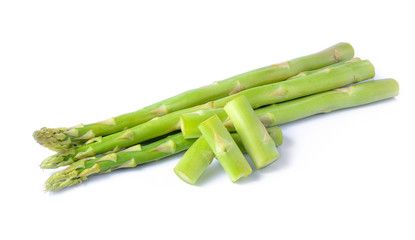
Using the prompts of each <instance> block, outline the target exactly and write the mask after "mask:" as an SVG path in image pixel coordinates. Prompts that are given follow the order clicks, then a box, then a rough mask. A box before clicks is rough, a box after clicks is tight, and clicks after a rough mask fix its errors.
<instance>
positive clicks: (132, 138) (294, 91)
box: [41, 60, 374, 168]
mask: <svg viewBox="0 0 415 240" xmlns="http://www.w3.org/2000/svg"><path fill="white" fill-rule="evenodd" d="M373 75H374V68H373V65H372V64H371V63H370V62H369V61H367V60H365V61H360V62H355V63H348V64H344V65H342V66H339V67H334V68H327V69H324V70H322V71H320V72H318V73H315V74H312V75H309V76H305V77H298V78H295V79H291V80H288V81H283V82H279V83H274V84H269V85H265V86H260V87H256V88H251V89H248V90H245V91H242V92H240V93H237V94H234V95H232V96H228V97H226V98H222V99H219V100H217V101H213V102H209V103H206V104H203V105H199V106H196V107H193V108H188V109H184V110H180V111H176V112H173V113H171V114H167V115H165V116H161V117H158V118H154V119H152V120H151V121H148V122H145V123H143V124H140V125H137V126H135V127H133V128H130V129H127V130H125V131H122V132H118V133H115V134H112V135H109V136H106V137H102V138H99V139H98V140H97V141H96V142H93V143H91V144H88V145H83V146H81V147H79V148H76V149H69V150H68V151H63V152H59V153H57V154H56V155H53V156H51V157H49V158H47V159H46V160H44V161H43V162H42V164H41V167H42V168H56V167H59V166H65V165H69V164H71V163H73V162H75V161H78V160H79V159H83V158H87V157H91V156H94V155H96V154H101V153H105V152H108V151H113V152H115V151H118V150H120V149H122V148H125V147H129V146H132V145H135V144H138V143H140V142H143V141H146V140H149V139H153V138H155V137H159V136H162V135H165V134H168V133H170V132H172V131H175V130H179V129H180V127H181V123H180V116H181V115H182V114H185V113H191V112H197V111H200V110H207V109H214V108H221V107H224V106H225V104H226V103H228V102H229V101H231V100H233V99H234V98H236V97H238V96H242V95H243V96H245V97H247V99H248V101H249V103H250V104H251V106H252V107H253V108H258V107H261V106H265V105H269V104H273V103H277V102H283V101H287V100H291V99H295V98H298V97H302V96H306V95H310V94H314V93H318V92H322V91H327V90H330V89H334V88H338V87H341V86H345V85H348V84H351V83H354V82H359V81H362V80H365V79H368V78H371V77H373Z"/></svg>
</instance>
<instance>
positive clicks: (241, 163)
mask: <svg viewBox="0 0 415 240" xmlns="http://www.w3.org/2000/svg"><path fill="white" fill-rule="evenodd" d="M199 129H200V131H201V132H202V134H203V136H204V138H205V139H206V142H207V143H208V144H209V146H210V149H212V151H213V152H214V153H215V157H216V159H218V161H219V162H220V164H221V165H222V167H223V169H224V170H225V172H226V174H227V175H228V177H229V179H230V180H231V181H232V182H236V181H237V180H238V179H240V178H241V177H247V176H249V174H251V172H252V169H251V166H249V163H248V161H247V160H246V158H245V156H244V155H243V153H242V152H241V150H240V149H239V147H238V145H236V143H235V141H234V140H233V138H232V136H231V134H230V133H229V132H228V130H226V128H225V127H224V126H223V123H222V121H221V120H220V119H219V117H218V116H216V115H214V116H213V117H211V118H209V119H208V120H206V121H204V122H202V123H201V124H200V125H199Z"/></svg>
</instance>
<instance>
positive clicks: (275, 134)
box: [174, 127, 282, 185]
mask: <svg viewBox="0 0 415 240" xmlns="http://www.w3.org/2000/svg"><path fill="white" fill-rule="evenodd" d="M267 131H268V133H269V135H270V136H271V138H272V139H273V140H274V142H275V144H276V146H280V145H281V144H282V131H281V129H280V128H279V127H271V128H267ZM231 136H232V138H233V140H235V142H236V144H237V145H238V147H239V149H241V151H242V152H243V153H245V152H246V149H245V147H244V145H243V144H242V140H241V137H240V136H239V135H238V134H237V133H231ZM214 157H215V154H214V153H213V151H212V149H211V148H210V146H209V144H208V143H207V141H206V139H205V137H203V136H200V137H199V138H198V139H197V140H196V142H194V143H193V144H192V146H191V147H190V148H189V149H188V150H187V151H186V153H185V154H184V155H183V157H182V158H181V159H180V161H179V162H178V163H177V165H176V166H175V167H174V172H175V173H176V175H177V176H178V177H179V178H181V179H182V180H183V181H185V182H187V183H189V184H192V185H194V184H196V182H197V180H198V179H199V177H200V176H201V175H202V173H203V172H204V171H205V169H206V168H207V167H208V166H209V165H210V163H211V162H212V161H213V158H214Z"/></svg>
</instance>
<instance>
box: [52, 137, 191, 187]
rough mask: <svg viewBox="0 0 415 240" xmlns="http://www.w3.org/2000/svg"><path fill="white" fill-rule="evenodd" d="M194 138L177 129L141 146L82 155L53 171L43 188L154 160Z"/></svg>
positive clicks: (180, 149) (179, 150)
mask: <svg viewBox="0 0 415 240" xmlns="http://www.w3.org/2000/svg"><path fill="white" fill-rule="evenodd" d="M195 141H196V139H185V138H184V137H183V135H182V134H181V133H177V134H174V135H170V136H168V137H166V138H163V139H161V140H159V141H156V142H153V143H151V144H148V145H145V146H141V145H135V146H133V147H130V148H127V149H125V150H123V151H120V152H117V153H110V154H106V155H104V156H101V157H91V158H88V159H83V160H80V161H77V162H75V163H73V164H71V165H70V166H69V167H67V168H65V169H64V170H62V171H59V172H56V173H54V174H53V175H52V176H51V177H50V178H49V179H48V180H47V181H46V183H45V190H46V191H58V190H60V189H62V188H65V187H70V186H73V185H77V184H79V183H81V182H82V181H85V180H87V178H88V177H90V176H92V175H95V174H101V173H109V172H111V171H114V170H116V169H120V168H132V167H136V166H137V165H141V164H144V163H149V162H153V161H157V160H160V159H162V158H165V157H168V156H171V155H173V154H176V153H179V152H181V151H184V150H186V149H188V148H189V147H190V146H191V145H192V144H193V143H194V142H195Z"/></svg>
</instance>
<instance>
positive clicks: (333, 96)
mask: <svg viewBox="0 0 415 240" xmlns="http://www.w3.org/2000/svg"><path fill="white" fill-rule="evenodd" d="M398 93H399V85H398V83H397V82H396V81H395V80H394V79H383V80H376V81H367V82H364V83H359V84H356V85H352V86H349V87H343V88H338V89H335V90H332V91H326V92H322V93H318V94H314V95H310V96H307V97H302V98H298V99H295V100H291V101H288V102H283V103H278V104H273V105H270V106H267V107H263V108H260V109H257V110H255V114H256V115H257V117H258V118H259V119H260V120H261V122H262V123H263V124H264V125H265V126H267V127H270V126H273V125H280V124H284V123H288V122H292V121H295V120H297V119H301V118H306V117H309V116H312V115H315V114H319V113H328V112H331V111H335V110H338V109H343V108H350V107H355V106H360V105H364V104H367V103H371V102H376V101H380V100H383V99H387V98H391V97H394V96H397V95H398ZM199 113H200V114H197V115H196V114H193V113H189V114H183V115H182V116H181V119H182V124H181V128H182V132H188V133H191V136H192V137H197V136H201V133H200V131H199V130H198V126H199V124H200V123H201V122H203V121H205V120H206V119H207V118H208V117H209V116H213V115H218V114H221V116H222V118H223V119H226V118H227V117H226V112H225V110H224V109H223V108H218V109H214V110H204V111H200V112H199ZM197 116H199V117H197ZM224 121H225V120H224ZM224 125H225V127H226V128H227V129H228V130H229V131H235V127H234V126H233V124H232V121H230V120H229V119H228V120H226V121H225V122H224ZM185 138H186V137H185Z"/></svg>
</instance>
